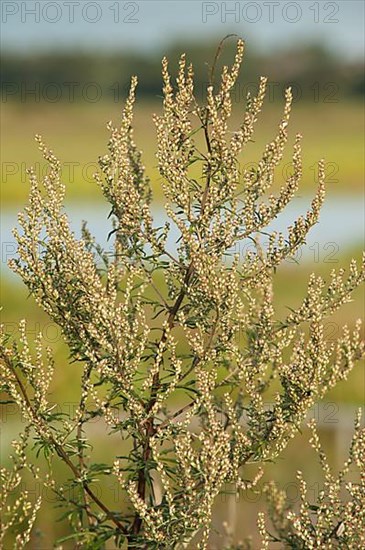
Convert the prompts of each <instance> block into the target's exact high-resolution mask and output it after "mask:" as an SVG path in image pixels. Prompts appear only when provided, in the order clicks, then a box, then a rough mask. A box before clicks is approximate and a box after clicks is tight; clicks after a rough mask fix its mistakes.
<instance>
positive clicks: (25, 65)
mask: <svg viewBox="0 0 365 550" xmlns="http://www.w3.org/2000/svg"><path fill="white" fill-rule="evenodd" d="M1 11H2V13H1V27H2V28H1V31H2V32H1V46H2V58H1V226H0V228H1V304H2V306H3V310H2V312H1V316H2V322H3V323H4V324H5V327H6V329H7V331H8V332H10V333H11V334H13V336H15V337H16V336H17V335H18V333H17V322H18V321H19V319H22V318H26V319H28V332H29V338H30V339H32V337H34V336H35V334H36V333H38V332H39V331H41V332H42V334H43V336H44V338H45V340H46V341H47V343H49V344H50V345H52V347H53V349H54V352H55V356H56V360H57V364H58V366H59V369H58V370H57V372H56V378H55V382H54V384H53V392H54V394H53V395H54V401H55V403H57V404H58V406H59V407H61V410H63V411H64V412H66V409H67V407H70V406H72V403H74V401H75V399H76V396H77V390H76V389H75V388H76V387H77V385H75V372H76V370H75V369H76V367H75V365H71V366H69V365H68V364H67V350H66V348H65V346H64V345H63V343H62V339H61V335H60V332H59V329H58V328H57V327H56V326H55V325H53V324H52V322H51V321H50V320H49V319H47V318H46V316H45V315H44V314H43V313H42V312H41V311H40V310H39V308H38V307H37V306H36V305H35V303H34V301H33V299H32V298H29V297H28V293H27V290H26V289H25V287H24V286H23V285H22V283H21V281H19V280H18V279H17V278H16V277H14V276H13V275H12V274H11V273H10V271H9V269H8V268H7V265H6V263H7V261H8V260H9V259H10V258H11V257H12V256H14V254H15V244H14V239H13V237H12V234H11V229H12V227H14V226H15V225H16V223H17V212H18V211H19V210H21V209H22V208H23V207H24V206H25V204H26V201H27V195H28V182H27V177H26V168H27V167H29V166H31V165H32V166H34V167H35V169H36V170H37V171H38V173H39V174H42V173H44V169H45V167H44V165H43V163H42V161H41V159H40V157H39V155H38V151H37V148H36V145H35V142H34V139H33V138H34V135H35V134H36V133H40V134H42V136H43V138H44V140H45V141H46V143H47V144H48V145H49V146H50V147H51V148H52V149H53V150H54V152H55V153H56V154H57V156H58V157H59V159H60V161H61V163H62V170H63V178H64V180H65V183H66V184H67V211H68V213H69V216H70V220H71V223H72V226H73V227H74V229H75V231H76V233H78V234H79V233H80V227H81V221H82V220H83V219H86V220H88V222H89V228H90V230H91V231H92V233H93V234H94V235H95V236H96V237H97V239H98V240H99V242H100V243H101V244H103V245H106V246H107V244H106V236H107V234H108V232H109V230H110V224H109V222H108V221H107V219H106V217H107V214H108V207H107V205H106V204H105V203H104V201H103V198H102V196H101V193H100V191H99V189H98V188H97V186H96V184H95V183H94V181H93V177H92V175H93V173H94V172H95V170H96V167H97V164H96V163H97V160H98V157H99V155H102V154H105V152H106V144H107V140H108V132H107V130H106V123H107V122H108V121H109V120H113V121H114V122H117V120H118V116H119V113H120V110H121V108H122V105H123V100H124V98H125V96H126V93H127V90H128V86H129V81H130V77H131V75H133V74H136V75H137V76H138V79H139V86H138V95H137V99H138V101H137V108H136V112H135V120H136V123H135V125H136V141H137V143H138V145H139V147H140V148H141V149H142V150H143V152H144V161H145V164H146V167H147V170H148V171H149V174H150V175H151V178H152V184H153V189H154V196H155V201H156V203H155V207H156V215H157V217H158V215H159V214H158V212H159V204H162V203H161V201H162V194H161V189H160V181H159V177H158V174H157V170H156V160H155V156H154V154H155V147H156V141H155V133H154V126H153V123H152V113H154V112H158V111H159V110H160V109H161V76H160V66H161V58H162V57H163V56H164V55H166V56H167V57H168V58H169V60H170V65H171V71H172V72H174V71H175V69H176V66H177V61H178V58H179V55H180V54H181V53H182V52H186V54H187V57H188V59H189V60H190V61H192V63H193V64H194V68H195V74H196V90H197V92H196V93H197V97H198V99H199V100H202V99H203V98H204V93H205V92H204V90H205V86H206V82H207V75H208V71H209V65H210V64H211V63H212V61H213V58H214V55H215V51H216V48H217V45H218V43H219V41H220V40H221V39H222V38H223V37H224V36H226V35H227V34H230V33H236V34H237V35H239V36H240V37H242V38H244V40H245V41H246V54H245V62H244V65H243V68H242V72H241V76H240V79H239V82H238V84H237V85H236V87H235V90H234V94H233V99H234V121H235V120H236V121H237V125H238V124H239V123H240V120H241V117H242V114H243V111H244V107H245V101H246V96H247V92H249V91H251V92H253V93H255V90H256V89H257V82H258V79H259V77H260V76H261V75H266V76H268V77H269V87H268V95H267V98H266V103H265V107H264V109H263V112H262V115H261V121H260V122H259V123H258V125H257V134H256V137H255V142H254V143H252V144H250V146H249V147H248V148H247V152H246V153H245V158H244V159H243V163H244V165H246V163H247V164H249V163H254V162H257V161H258V160H259V158H260V154H261V152H262V150H263V147H264V146H265V144H266V142H268V141H269V140H271V139H272V138H273V137H274V135H275V131H276V126H277V124H278V123H279V121H280V118H281V113H282V108H283V103H284V100H283V97H284V91H285V88H286V87H287V86H288V85H290V86H292V90H293V95H294V105H293V115H292V122H291V130H290V137H291V142H293V139H294V136H295V134H296V133H297V132H301V133H302V134H303V158H304V166H305V169H304V177H303V182H302V187H301V189H300V192H299V193H298V196H297V198H296V199H295V200H294V201H293V204H292V205H291V206H290V207H288V208H287V210H286V211H285V212H284V213H283V214H282V216H281V218H280V220H279V221H278V225H277V227H279V228H280V229H282V228H284V227H286V226H287V225H288V224H290V223H291V222H292V221H293V219H294V218H295V216H297V215H299V214H301V213H304V212H305V209H306V208H307V206H308V205H309V202H310V200H311V196H312V195H313V194H314V192H315V189H316V181H317V167H316V162H317V161H318V160H319V159H320V158H324V159H325V161H326V169H327V189H328V190H327V201H326V205H325V207H324V210H323V214H322V217H321V220H320V223H319V224H318V225H317V226H316V227H315V228H314V229H313V231H312V233H311V235H310V237H309V239H308V243H307V247H306V248H305V249H304V248H303V250H301V251H300V252H299V253H298V257H297V260H298V263H294V262H286V265H284V266H283V267H282V268H281V269H280V270H279V272H278V275H277V280H276V287H275V290H276V300H277V307H278V314H279V315H280V314H284V313H285V311H286V309H287V308H288V307H295V306H297V305H298V304H299V302H300V299H301V297H302V295H303V292H304V290H305V288H306V282H307V279H308V276H309V274H310V273H311V272H312V271H313V270H315V271H317V272H320V273H322V274H323V275H324V276H326V274H328V273H329V271H330V270H331V269H333V268H338V267H339V266H340V265H346V264H347V263H348V262H349V259H350V258H351V257H356V258H359V257H360V255H361V251H362V249H363V244H364V243H363V237H364V103H363V101H364V73H363V69H364V67H363V63H364V59H363V55H364V54H363V52H364V27H363V21H364V3H363V1H362V0H359V1H356V0H346V1H336V2H324V1H319V2H315V1H313V2H311V1H305V2H289V1H267V2H262V1H260V2H258V1H257V2H250V1H243V2H199V1H195V0H193V1H187V0H185V1H168V0H167V1H155V0H148V1H128V2H124V1H119V0H113V1H109V0H103V1H86V0H80V1H78V2H63V1H53V2H51V1H50V2H47V1H43V2H35V1H22V2H20V1H19V2H18V1H3V2H2V4H1ZM234 49H235V41H234V39H231V40H229V41H227V42H226V45H225V48H224V52H223V54H222V57H221V60H220V64H223V63H229V62H230V61H231V60H232V58H233V55H234ZM290 158H291V151H290V146H289V147H288V152H287V156H286V158H285V160H284V162H283V174H282V175H285V170H286V169H287V163H288V162H289V161H290ZM240 252H241V253H242V254H244V253H245V250H244V249H242V250H241V251H240ZM363 299H364V294H363V291H358V292H357V293H356V294H355V295H354V300H353V302H352V303H350V304H347V305H346V306H345V307H344V308H343V309H342V310H341V313H340V314H338V315H337V316H334V318H333V319H332V320H331V322H329V323H328V326H327V327H326V330H327V336H328V338H329V339H335V338H336V337H337V336H338V335H339V326H341V325H342V324H344V323H348V324H349V325H350V326H352V325H353V324H354V321H355V319H356V318H358V317H362V316H363V305H362V304H363V303H364V302H363ZM76 374H77V376H78V372H77V373H76ZM364 389H365V384H364V369H363V365H357V366H356V367H355V369H354V371H353V373H352V375H351V376H350V379H349V380H348V381H347V382H344V383H342V384H340V385H339V386H338V387H337V388H335V390H333V391H332V392H331V394H330V395H328V396H327V398H326V402H325V403H321V404H318V406H317V407H316V409H315V410H314V411H312V412H313V415H315V416H316V418H318V420H319V422H320V425H321V431H322V436H323V439H324V444H325V448H326V449H327V450H328V452H329V453H330V456H331V460H332V463H333V465H334V467H338V466H339V465H340V463H341V461H342V459H343V451H344V449H345V448H346V445H347V443H348V441H349V437H350V433H351V428H352V419H353V411H354V410H355V408H356V407H358V406H359V405H360V406H361V405H363V402H364ZM1 420H2V427H1V437H2V440H1V454H2V456H1V459H2V462H3V463H4V464H7V457H8V455H9V450H10V442H11V440H12V438H13V437H15V436H16V434H17V433H18V431H19V430H18V428H19V427H20V425H21V422H22V420H21V419H19V418H18V417H17V416H16V414H15V412H14V411H13V410H12V408H11V407H9V406H8V407H4V408H3V411H2V414H1ZM99 432H100V443H103V445H100V448H99V449H98V448H96V451H95V452H96V454H97V456H98V458H100V459H103V460H105V461H107V460H108V457H109V454H108V448H107V446H105V443H104V439H105V430H103V429H102V428H100V430H98V433H99ZM98 437H99V436H98ZM306 439H307V438H306V431H305V430H304V432H303V434H302V435H300V436H299V437H298V439H297V440H295V442H294V443H293V444H292V445H289V447H288V449H287V451H286V453H285V454H286V458H288V459H289V460H281V461H280V462H279V463H278V464H277V465H275V466H272V467H270V470H269V471H268V474H267V478H269V477H270V476H272V477H274V478H275V479H276V480H277V481H278V483H279V485H280V486H281V487H283V488H285V489H286V490H287V494H288V497H289V498H290V499H292V501H293V503H295V502H296V500H297V486H296V481H295V471H296V469H298V468H300V469H302V470H303V471H304V473H305V474H306V475H307V478H308V480H309V485H310V488H311V490H312V489H313V497H314V496H315V494H316V491H317V494H318V490H319V487H320V485H319V478H318V469H316V467H315V464H314V462H313V458H314V455H313V454H312V452H311V451H310V449H309V446H308V444H307V442H306ZM60 475H61V473H60ZM29 483H30V485H28V487H27V488H28V489H29V490H31V491H33V494H34V495H36V494H37V492H38V491H40V490H41V489H40V487H38V486H37V485H36V484H34V487H33V486H32V485H31V482H29ZM100 490H101V491H105V492H106V493H107V494H106V499H109V500H110V501H111V502H115V501H116V500H115V499H116V498H117V497H116V494H115V491H114V490H113V489H112V488H109V489H107V488H105V487H103V488H101V487H100ZM109 493H110V494H109ZM51 500H52V499H51V498H47V497H46V498H45V504H44V507H43V512H44V513H43V514H41V516H40V519H39V521H38V523H37V530H36V532H35V535H34V537H33V538H32V541H31V544H30V547H31V548H37V549H40V548H42V549H43V548H44V549H45V550H48V549H49V548H50V547H51V543H52V541H53V540H54V538H55V537H56V536H62V535H67V533H68V530H67V523H66V522H65V521H57V519H58V517H59V516H60V515H61V513H60V511H59V510H56V511H55V510H53V508H52V506H51ZM115 506H117V504H115ZM262 506H263V498H261V494H260V492H259V493H258V494H253V493H252V494H247V495H246V496H243V497H242V496H241V498H240V500H239V501H238V502H235V500H234V498H233V497H224V498H223V497H222V498H221V499H220V500H219V502H218V505H217V511H216V516H215V519H214V522H215V526H216V527H217V528H219V529H220V528H221V524H222V521H224V520H227V519H228V521H229V522H230V523H231V525H232V526H233V527H234V529H235V532H236V538H235V540H236V542H237V541H238V540H239V539H241V538H243V537H245V536H248V535H250V534H251V533H252V534H253V536H254V540H256V539H255V529H256V528H255V517H256V514H257V511H258V510H259V509H261V508H262ZM242 518H244V520H243V519H242ZM211 544H212V546H211V547H212V548H221V547H222V545H223V542H222V538H220V537H219V536H218V535H214V536H213V538H212V543H211ZM64 547H65V548H68V546H67V543H66V544H65V546H64ZM69 547H70V548H72V547H73V546H72V545H71V546H69ZM108 548H109V547H108Z"/></svg>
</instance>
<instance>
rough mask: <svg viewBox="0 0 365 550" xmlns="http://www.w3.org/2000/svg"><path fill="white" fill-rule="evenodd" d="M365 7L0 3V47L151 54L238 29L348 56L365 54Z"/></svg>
mask: <svg viewBox="0 0 365 550" xmlns="http://www.w3.org/2000/svg"><path fill="white" fill-rule="evenodd" d="M364 5H365V3H364V1H363V0H340V1H339V0H337V1H335V2H329V1H326V0H319V1H317V2H316V1H313V0H300V1H298V2H290V1H286V0H282V1H279V0H276V1H275V0H268V1H265V0H259V1H256V2H252V1H240V2H235V1H233V2H232V1H229V2H201V1H198V0H183V1H182V0H177V1H170V0H164V1H162V0H144V1H143V0H142V1H141V0H136V1H123V0H97V1H89V0H78V1H77V0H67V1H66V0H65V1H63V0H56V1H51V0H50V1H48V0H42V1H31V0H27V1H20V0H19V1H18V0H11V1H8V0H2V2H1V27H2V33H1V44H2V47H3V49H4V50H6V51H9V50H12V51H14V50H17V51H19V50H20V51H28V52H29V51H32V50H34V51H50V50H58V49H68V50H75V49H82V50H90V49H92V50H105V49H107V50H117V51H121V50H124V49H129V50H132V51H142V52H151V53H152V52H155V51H156V50H163V49H164V48H165V47H166V46H167V45H168V44H169V43H170V42H171V41H173V40H175V39H179V40H181V41H183V42H186V41H189V40H190V39H194V38H195V39H197V38H198V39H204V38H208V37H209V36H213V37H215V38H217V37H223V36H225V35H226V34H228V33H230V32H236V33H238V34H239V35H241V36H243V37H244V38H245V39H247V40H248V43H249V44H250V43H251V44H252V45H254V47H255V48H257V47H258V48H260V49H262V50H263V51H268V50H270V49H272V48H276V47H287V46H288V45H293V44H299V43H303V42H310V41H316V42H320V41H323V42H325V43H326V44H328V46H329V47H330V48H332V49H334V50H335V51H336V53H338V54H339V55H341V56H343V57H347V58H350V59H353V58H360V57H362V56H363V52H364Z"/></svg>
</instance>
